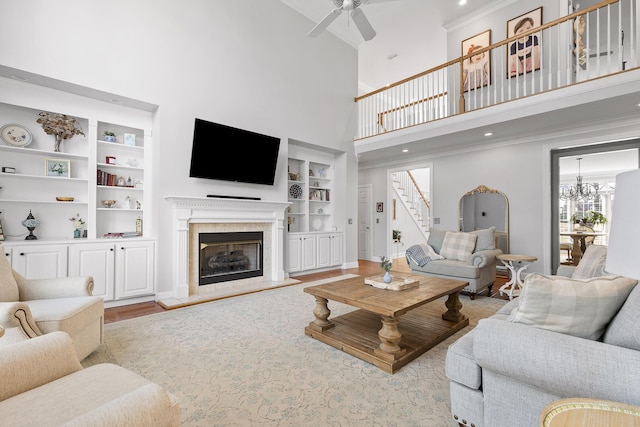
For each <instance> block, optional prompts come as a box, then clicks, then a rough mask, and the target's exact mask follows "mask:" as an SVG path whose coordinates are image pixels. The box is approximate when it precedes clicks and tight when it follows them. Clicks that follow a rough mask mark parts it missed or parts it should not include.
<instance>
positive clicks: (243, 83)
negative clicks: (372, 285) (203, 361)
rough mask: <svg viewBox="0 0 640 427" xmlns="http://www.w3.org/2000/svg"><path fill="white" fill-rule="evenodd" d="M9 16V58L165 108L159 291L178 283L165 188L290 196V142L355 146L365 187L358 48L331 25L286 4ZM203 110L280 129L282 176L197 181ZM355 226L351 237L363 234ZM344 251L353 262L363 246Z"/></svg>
mask: <svg viewBox="0 0 640 427" xmlns="http://www.w3.org/2000/svg"><path fill="white" fill-rule="evenodd" d="M0 15H1V16H4V17H11V19H6V20H5V21H6V22H5V24H4V25H2V26H0V64H3V65H5V66H8V67H13V68H17V69H20V70H25V71H28V72H31V73H36V74H41V75H44V76H47V77H51V78H55V79H59V80H62V81H65V82H71V83H74V84H77V85H82V86H86V87H89V88H94V89H98V90H102V91H105V92H110V93H115V94H118V95H121V96H126V97H130V98H134V99H140V100H143V101H146V102H150V103H153V104H157V105H159V109H158V110H157V111H156V113H155V115H154V126H153V143H154V144H156V148H157V149H155V150H153V152H154V156H155V158H154V159H153V160H154V161H153V163H154V173H153V178H154V179H153V185H154V191H153V208H154V212H155V213H156V214H157V215H156V221H155V224H156V225H157V229H156V230H153V231H154V234H155V235H157V236H158V254H159V257H158V285H159V287H158V289H159V291H161V292H162V291H168V290H169V289H171V288H172V283H171V277H172V275H171V268H170V266H171V264H172V259H171V256H170V254H171V253H172V251H171V246H172V244H173V242H172V241H171V238H170V236H171V234H169V233H167V230H169V228H170V227H171V226H172V221H171V211H170V209H169V205H168V204H167V203H166V202H165V201H164V200H163V199H162V197H163V196H166V195H181V196H198V197H201V196H205V195H206V194H229V195H239V196H258V197H262V199H263V200H277V201H285V200H286V176H285V173H286V157H287V147H286V141H287V140H288V139H296V140H299V141H304V142H307V143H311V144H317V145H323V146H328V147H331V148H333V149H336V150H341V151H344V152H346V153H347V154H346V159H345V161H344V164H345V167H346V170H347V171H348V172H347V175H348V178H349V179H348V180H347V182H348V184H347V190H346V191H345V192H346V193H347V194H351V195H355V194H356V186H357V181H356V179H355V170H356V162H355V156H354V155H353V149H352V148H351V147H352V143H353V142H352V141H353V136H354V129H355V104H354V102H353V97H354V96H356V93H357V55H356V51H355V50H354V49H353V48H351V47H350V46H348V45H347V44H345V43H343V42H341V41H339V40H338V39H337V38H335V37H334V36H332V35H331V34H329V33H327V34H326V35H322V36H320V37H318V38H315V39H310V38H308V37H306V32H307V31H308V28H309V25H310V21H309V20H307V19H306V18H304V17H302V16H301V15H300V14H298V13H297V12H295V11H293V10H292V9H291V8H289V7H287V6H286V5H284V4H283V3H282V2H280V1H278V0H260V1H251V2H247V1H228V0H185V1H181V2H175V1H168V0H136V1H130V0H110V1H92V2H86V1H82V0H66V1H64V2H50V1H45V0H32V1H28V2H25V1H21V0H3V1H2V3H0ZM25 28H28V30H26V31H25ZM195 117H199V118H202V119H205V120H210V121H214V122H219V123H224V124H227V125H231V126H235V127H239V128H243V129H247V130H251V131H254V132H260V133H265V134H267V135H272V136H276V137H280V138H281V139H282V141H283V145H284V147H283V149H282V150H281V153H280V159H279V165H278V170H277V174H278V178H277V180H276V183H275V185H274V186H273V187H270V186H261V185H245V184H236V183H221V182H218V181H207V180H202V179H193V178H189V177H188V172H189V171H188V168H189V161H190V154H191V153H190V152H191V138H192V132H193V121H194V118H195ZM229 143H230V144H232V143H235V141H229ZM224 153H225V147H224V146H221V147H220V157H219V158H216V159H212V167H215V164H216V162H235V163H237V165H238V167H242V159H241V158H234V159H230V158H227V157H225V155H224ZM351 178H354V179H351ZM352 199H356V197H353V198H352ZM343 203H345V204H346V207H345V208H342V209H343V211H345V213H346V215H347V216H350V217H353V218H357V214H356V208H357V206H356V204H355V203H351V202H346V200H345V201H343ZM352 227H353V229H350V228H347V230H346V232H347V235H346V237H347V242H354V241H357V237H356V232H355V226H352ZM346 256H347V262H355V260H356V259H357V248H356V245H355V244H348V245H347V254H346Z"/></svg>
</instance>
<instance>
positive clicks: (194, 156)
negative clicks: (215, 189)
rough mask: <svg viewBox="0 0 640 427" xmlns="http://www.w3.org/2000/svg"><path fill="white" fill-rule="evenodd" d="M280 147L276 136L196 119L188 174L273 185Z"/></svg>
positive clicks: (194, 176)
mask: <svg viewBox="0 0 640 427" xmlns="http://www.w3.org/2000/svg"><path fill="white" fill-rule="evenodd" d="M279 149H280V139H279V138H276V137H273V136H267V135H262V134H259V133H255V132H251V131H248V130H243V129H237V128H234V127H231V126H226V125H222V124H219V123H213V122H209V121H206V120H202V119H196V121H195V125H194V129H193V147H192V150H191V168H190V170H189V176H190V177H193V178H206V179H219V180H223V181H235V182H246V183H251V184H264V185H273V183H274V180H275V175H276V166H277V164H278V150H279Z"/></svg>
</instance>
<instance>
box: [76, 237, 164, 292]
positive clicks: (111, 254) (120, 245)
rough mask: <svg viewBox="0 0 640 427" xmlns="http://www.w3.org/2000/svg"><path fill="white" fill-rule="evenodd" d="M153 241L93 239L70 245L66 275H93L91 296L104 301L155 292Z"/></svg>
mask: <svg viewBox="0 0 640 427" xmlns="http://www.w3.org/2000/svg"><path fill="white" fill-rule="evenodd" d="M154 246H155V245H154V242H150V241H126V240H118V241H116V242H95V243H84V244H75V245H71V246H70V248H69V275H70V276H93V281H94V291H93V295H98V296H101V297H103V298H104V299H105V301H111V300H121V299H126V298H133V297H138V296H144V295H151V294H153V292H154V286H153V284H154V271H155V267H154V259H155V255H154Z"/></svg>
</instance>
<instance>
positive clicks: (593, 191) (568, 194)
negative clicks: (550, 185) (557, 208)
mask: <svg viewBox="0 0 640 427" xmlns="http://www.w3.org/2000/svg"><path fill="white" fill-rule="evenodd" d="M577 160H578V176H576V184H575V185H561V186H560V199H562V200H593V199H595V198H596V196H598V188H599V185H598V184H597V183H595V184H588V183H583V182H582V175H580V161H581V160H582V157H578V159H577Z"/></svg>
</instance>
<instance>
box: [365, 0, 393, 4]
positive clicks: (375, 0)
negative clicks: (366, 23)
mask: <svg viewBox="0 0 640 427" xmlns="http://www.w3.org/2000/svg"><path fill="white" fill-rule="evenodd" d="M362 1H363V3H364V4H374V3H386V2H390V1H398V0H362Z"/></svg>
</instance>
